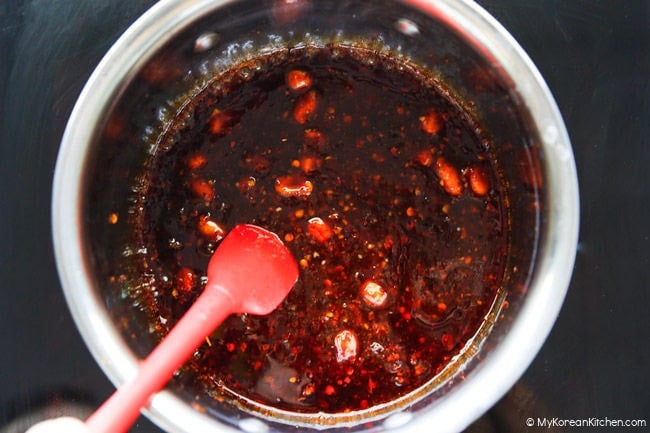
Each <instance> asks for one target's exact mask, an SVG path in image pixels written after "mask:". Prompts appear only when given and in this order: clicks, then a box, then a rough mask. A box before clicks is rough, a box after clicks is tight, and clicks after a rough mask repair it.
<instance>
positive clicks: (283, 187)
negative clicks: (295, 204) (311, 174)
mask: <svg viewBox="0 0 650 433" xmlns="http://www.w3.org/2000/svg"><path fill="white" fill-rule="evenodd" d="M313 190H314V185H313V184H312V183H311V182H310V181H309V180H307V179H305V178H303V177H301V176H280V177H278V178H277V179H275V191H276V192H277V193H278V194H280V195H281V196H282V197H309V195H310V194H311V193H312V191H313Z"/></svg>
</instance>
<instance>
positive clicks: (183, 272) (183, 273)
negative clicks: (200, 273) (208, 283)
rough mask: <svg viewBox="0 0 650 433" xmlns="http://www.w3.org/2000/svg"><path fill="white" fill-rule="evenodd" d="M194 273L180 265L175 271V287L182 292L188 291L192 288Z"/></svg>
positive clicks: (194, 278)
mask: <svg viewBox="0 0 650 433" xmlns="http://www.w3.org/2000/svg"><path fill="white" fill-rule="evenodd" d="M195 280H196V275H195V274H194V271H192V270H191V269H190V268H186V267H182V268H180V269H179V270H178V272H176V287H177V288H178V289H179V290H180V291H182V292H189V291H191V290H192V289H193V288H194V282H195Z"/></svg>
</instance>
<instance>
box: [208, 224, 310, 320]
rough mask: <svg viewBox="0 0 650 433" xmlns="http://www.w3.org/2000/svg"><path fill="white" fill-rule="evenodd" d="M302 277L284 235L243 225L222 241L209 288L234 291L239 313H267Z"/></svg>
mask: <svg viewBox="0 0 650 433" xmlns="http://www.w3.org/2000/svg"><path fill="white" fill-rule="evenodd" d="M297 280H298V266H297V264H296V261H295V259H294V258H293V256H292V255H291V252H290V251H289V250H288V249H287V247H286V246H285V245H284V243H283V242H282V241H281V240H280V238H279V237H278V236H277V235H276V234H275V233H272V232H270V231H268V230H265V229H263V228H261V227H258V226H254V225H250V224H242V225H238V226H236V227H235V228H233V229H232V230H231V231H230V232H229V233H228V235H227V236H226V237H225V238H224V239H223V241H221V244H220V245H219V247H218V248H217V250H216V251H215V253H214V254H213V255H212V258H211V259H210V263H209V264H208V284H207V287H206V290H213V289H214V288H218V290H221V291H226V292H228V293H230V295H231V296H232V298H233V300H234V304H235V306H236V308H237V306H238V308H237V309H238V311H236V312H238V313H250V314H258V315H265V314H269V313H270V312H272V311H273V310H275V309H276V308H277V307H278V305H280V303H281V302H282V301H283V300H284V298H285V297H286V296H287V295H288V294H289V292H290V291H291V289H292V287H293V286H294V284H295V283H296V281H297Z"/></svg>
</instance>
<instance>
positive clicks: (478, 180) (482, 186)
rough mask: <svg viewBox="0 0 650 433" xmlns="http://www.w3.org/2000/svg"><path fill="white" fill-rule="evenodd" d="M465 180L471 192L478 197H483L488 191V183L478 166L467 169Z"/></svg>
mask: <svg viewBox="0 0 650 433" xmlns="http://www.w3.org/2000/svg"><path fill="white" fill-rule="evenodd" d="M467 180H468V181H469V187H470V189H471V190H472V192H473V193H474V194H476V195H478V196H484V195H485V194H487V193H488V191H489V190H490V182H489V180H488V178H487V176H486V174H485V172H484V171H483V169H482V168H481V167H479V166H478V165H472V166H470V167H469V168H468V169H467Z"/></svg>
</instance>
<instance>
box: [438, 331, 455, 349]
mask: <svg viewBox="0 0 650 433" xmlns="http://www.w3.org/2000/svg"><path fill="white" fill-rule="evenodd" d="M440 342H441V343H442V346H443V347H444V348H445V349H446V350H452V349H453V348H454V346H455V345H456V343H455V342H454V336H453V335H451V334H442V337H440Z"/></svg>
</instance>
